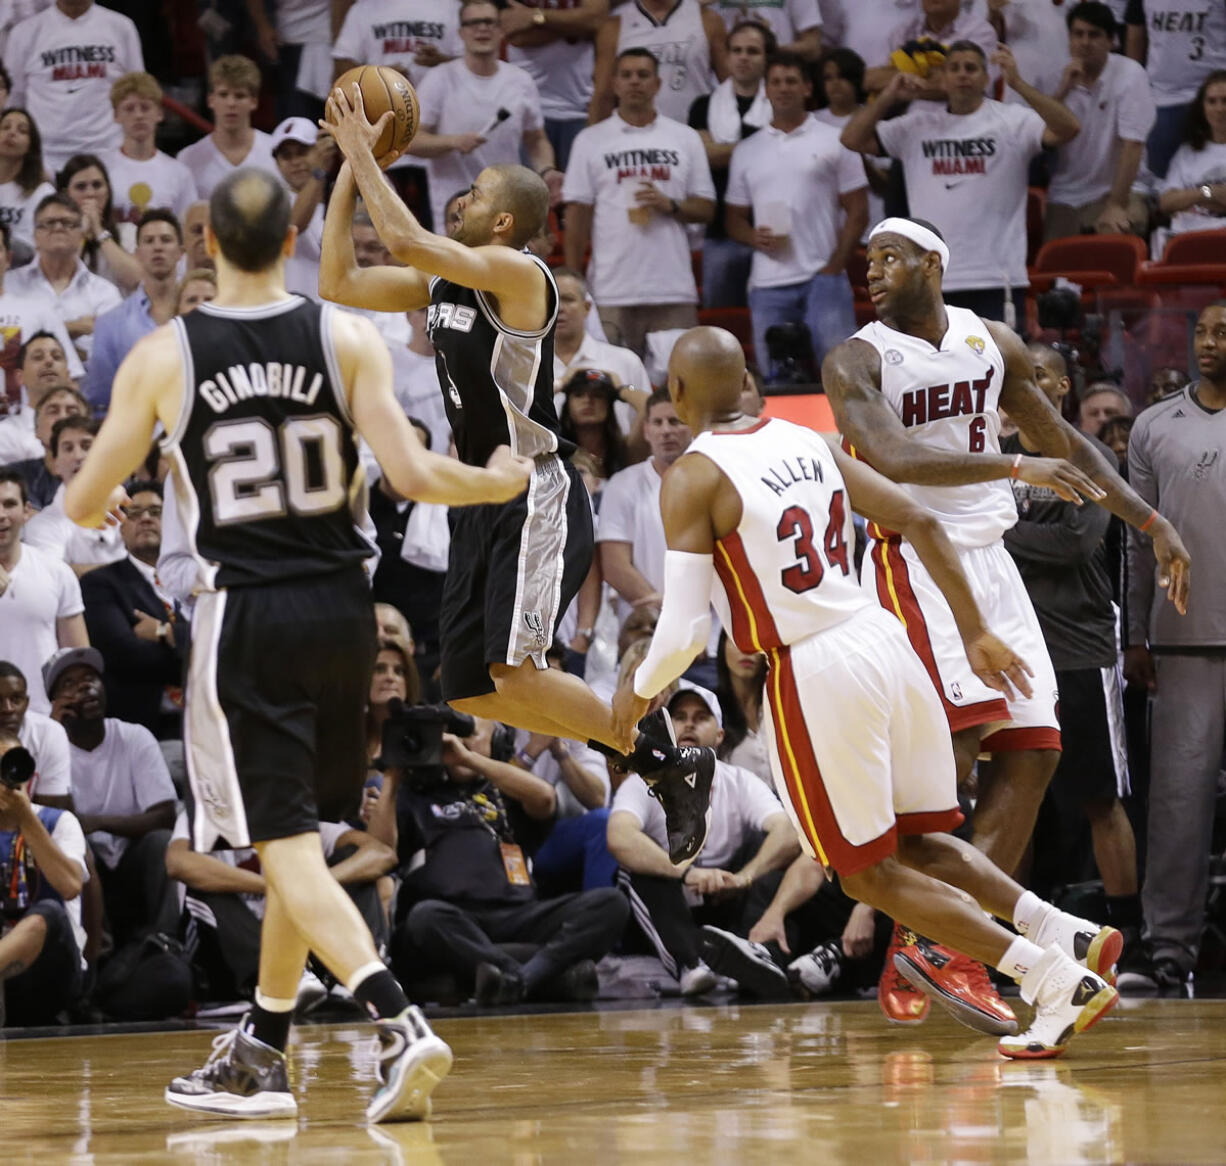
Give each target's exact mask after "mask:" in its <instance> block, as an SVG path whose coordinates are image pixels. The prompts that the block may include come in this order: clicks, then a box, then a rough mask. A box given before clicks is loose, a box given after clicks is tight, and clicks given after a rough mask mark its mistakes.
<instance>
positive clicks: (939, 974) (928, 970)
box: [894, 938, 1017, 1036]
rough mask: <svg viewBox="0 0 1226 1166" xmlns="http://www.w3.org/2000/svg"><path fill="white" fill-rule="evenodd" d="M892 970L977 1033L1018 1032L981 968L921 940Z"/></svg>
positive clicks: (900, 954) (899, 957) (904, 952)
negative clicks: (895, 970)
mask: <svg viewBox="0 0 1226 1166" xmlns="http://www.w3.org/2000/svg"><path fill="white" fill-rule="evenodd" d="M894 966H895V967H896V968H897V969H898V971H899V972H900V973H901V974H902V975H903V976H904V977H905V978H906V979H907V980H909V981H910V982H911V983H912V984H913V985H914V986H915V987H916V988H918V989H919V990H920V991H921V992H925V993H927V994H928V995H929V996H931V997H932V998H933V999H934V1000H935V1001H936V1002H937V1003H938V1004H941V1005H942V1006H943V1007H944V1008H945V1009H946V1010H947V1011H948V1012H949V1013H950V1014H951V1015H952V1016H953V1017H954V1019H956V1020H960V1021H961V1022H962V1023H963V1024H965V1025H967V1026H968V1027H970V1028H973V1029H975V1030H976V1031H977V1032H983V1033H987V1034H988V1035H989V1036H1012V1035H1013V1034H1014V1033H1016V1032H1017V1017H1016V1016H1014V1015H1013V1010H1012V1009H1011V1008H1010V1007H1009V1006H1008V1005H1007V1004H1006V1003H1005V1002H1004V1001H1003V1000H1002V999H1001V998H1000V993H999V992H997V991H996V989H995V988H994V987H993V986H992V982H991V980H989V979H988V973H987V970H986V969H985V968H984V966H983V964H980V963H976V962H975V961H974V960H972V959H968V958H967V957H966V956H964V955H961V954H959V953H957V952H954V951H950V949H949V948H947V947H942V946H941V945H940V944H939V943H933V942H932V940H930V939H922V938H921V939H917V941H916V942H915V943H914V944H913V945H912V946H910V947H905V948H902V949H901V950H900V951H899V952H898V953H897V954H896V955H895V956H894Z"/></svg>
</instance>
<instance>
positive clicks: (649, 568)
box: [596, 458, 668, 624]
mask: <svg viewBox="0 0 1226 1166" xmlns="http://www.w3.org/2000/svg"><path fill="white" fill-rule="evenodd" d="M662 481H663V479H662V478H661V477H660V474H659V471H657V470H656V467H655V465H654V464H653V462H652V459H651V458H648V459H647V460H646V461H642V462H639V463H638V464H637V465H633V466H627V467H626V468H625V469H624V470H618V471H617V473H616V474H614V475H613V476H612V477H611V478H610V479H609V480H608V481H607V482H606V483H605V485H604V489H603V490H601V491H600V529H599V531H598V532H597V535H596V541H597V542H602V543H605V542H618V543H629V544H630V561H631V563H633V564H634V569H635V570H636V571H638V573H639V574H640V575H642V576H643V578H644V579H646V580H647V582H648V583H650V584H651V585H652V587H654V588H655V589H656V590H657V591H660V590H662V589H663V587H664V555H665V552H666V551H667V550H668V543H667V542H666V540H665V538H664V519H663V518H661V517H660V485H661V482H662ZM632 610H633V608H632V607H631V606H630V604H629V603H627V602H626V601H625V600H624V599H622V598H621V597H620V596H619V597H618V600H617V621H618V623H619V624H622V623H625V621H626V617H627V616H628V615H629V614H630V612H631V611H632Z"/></svg>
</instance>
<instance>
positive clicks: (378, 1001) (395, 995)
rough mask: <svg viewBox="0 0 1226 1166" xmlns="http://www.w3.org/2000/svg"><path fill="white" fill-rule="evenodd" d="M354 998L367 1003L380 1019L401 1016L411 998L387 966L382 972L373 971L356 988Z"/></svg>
mask: <svg viewBox="0 0 1226 1166" xmlns="http://www.w3.org/2000/svg"><path fill="white" fill-rule="evenodd" d="M353 998H354V999H355V1000H357V1001H358V1003H360V1004H364V1005H366V1008H367V1009H368V1010H369V1011H370V1012H372V1013H373V1014H374V1015H375V1017H376V1018H377V1019H379V1020H387V1019H389V1018H391V1017H393V1016H399V1015H400V1014H401V1013H402V1012H403V1011H404V1010H405V1009H406V1008H408V1006H409V998H408V997H407V996H406V995H405V994H404V989H403V988H402V987H401V986H400V985H399V983H397V981H396V977H395V976H393V975H392V973H391V972H389V971H388V970H387V969H386V968H384V969H383V970H382V971H380V972H371V973H370V975H369V976H367V977H366V979H364V980H363V981H362V982H361V983H360V984H359V985H358V986H357V987H356V988H354V990H353Z"/></svg>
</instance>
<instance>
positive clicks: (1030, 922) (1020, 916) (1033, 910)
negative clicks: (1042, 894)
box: [1013, 891, 1055, 939]
mask: <svg viewBox="0 0 1226 1166" xmlns="http://www.w3.org/2000/svg"><path fill="white" fill-rule="evenodd" d="M1054 910H1055V908H1054V907H1053V906H1052V905H1051V904H1050V903H1045V902H1043V900H1042V899H1040V898H1039V896H1038V895H1036V894H1035V893H1034V892H1033V891H1023V892H1022V897H1021V898H1020V899H1018V901H1017V902H1016V903H1015V904H1014V905H1013V926H1014V927H1016V928H1017V929H1018V931H1019V933H1021V934H1022V935H1027V936H1029V937H1030V938H1031V939H1033V938H1034V937H1035V936H1036V935H1037V934H1038V932H1039V928H1040V927H1041V926H1042V925H1043V920H1044V919H1046V918H1047V916H1048V915H1050V914H1051V912H1052V911H1054Z"/></svg>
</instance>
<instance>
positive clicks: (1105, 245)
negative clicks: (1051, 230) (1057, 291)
mask: <svg viewBox="0 0 1226 1166" xmlns="http://www.w3.org/2000/svg"><path fill="white" fill-rule="evenodd" d="M1145 258H1146V250H1145V243H1144V241H1143V240H1141V239H1139V238H1137V236H1136V235H1070V236H1069V237H1068V238H1066V239H1052V240H1051V241H1050V242H1047V243H1044V244H1043V246H1042V247H1040V248H1039V254H1038V256H1037V257H1036V258H1035V264H1034V267H1035V271H1036V272H1037V273H1039V274H1048V275H1063V276H1065V277H1066V278H1068V279H1073V276H1072V274H1071V273H1072V272H1082V273H1086V272H1104V271H1106V272H1110V273H1111V274H1112V275H1113V276H1114V277H1115V278H1114V279H1113V280H1110V281H1108V282H1110V283H1118V284H1124V285H1127V284H1130V283H1136V281H1137V269H1138V268H1139V267H1140V266H1141V264H1142V263H1143V262H1144V261H1145ZM1074 282H1075V283H1085V282H1086V281H1085V280H1080V279H1078V280H1074ZM1097 282H1103V281H1097Z"/></svg>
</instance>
